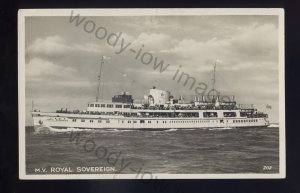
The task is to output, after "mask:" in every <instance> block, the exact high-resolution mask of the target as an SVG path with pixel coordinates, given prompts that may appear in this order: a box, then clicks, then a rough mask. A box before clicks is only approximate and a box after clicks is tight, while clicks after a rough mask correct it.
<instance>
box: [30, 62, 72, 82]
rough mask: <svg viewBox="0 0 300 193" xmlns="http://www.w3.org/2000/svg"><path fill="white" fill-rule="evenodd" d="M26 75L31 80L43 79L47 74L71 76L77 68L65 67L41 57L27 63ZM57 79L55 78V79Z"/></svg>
mask: <svg viewBox="0 0 300 193" xmlns="http://www.w3.org/2000/svg"><path fill="white" fill-rule="evenodd" d="M25 71H26V77H27V78H29V79H30V80H36V79H40V80H43V79H44V78H45V77H46V76H54V77H70V76H72V75H73V74H74V73H75V72H76V70H74V69H73V68H71V67H63V66H59V65H56V64H54V63H53V62H50V61H46V60H43V59H41V58H33V59H31V60H30V61H29V62H28V63H27V64H26V69H25ZM54 80H55V79H54Z"/></svg>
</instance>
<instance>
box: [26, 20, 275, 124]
mask: <svg viewBox="0 0 300 193" xmlns="http://www.w3.org/2000/svg"><path fill="white" fill-rule="evenodd" d="M81 19H83V17H82V16H81V17H80V18H79V21H81ZM94 26H95V27H94ZM97 29H99V31H97ZM101 29H102V31H101ZM103 29H105V30H106V32H107V35H106V37H104V38H103V39H100V38H99V37H101V35H103V34H104V33H103V32H104V31H103ZM96 31H97V32H98V33H96ZM112 33H115V34H117V35H120V38H119V39H118V41H117V42H116V44H115V45H114V46H112V45H109V44H108V43H107V37H108V36H109V35H110V34H112ZM97 35H98V36H97ZM113 40H114V38H112V39H111V42H114V41H113ZM115 40H116V39H115ZM122 41H123V44H122ZM111 42H110V43H111ZM122 45H123V48H124V47H125V46H126V45H128V47H127V49H124V50H123V52H121V53H119V52H120V49H121V48H122ZM130 49H132V50H135V51H136V52H135V53H134V52H133V51H130ZM140 49H142V51H141V54H140V56H139V57H137V52H138V50H140ZM143 53H147V54H146V55H144V56H143V57H144V58H143V59H144V60H143V61H150V59H149V58H150V57H151V58H152V60H151V63H150V64H145V62H144V63H143V62H142V59H141V56H142V55H143ZM150 55H151V56H150ZM102 56H105V62H104V66H103V71H102V82H103V87H102V93H103V99H104V100H110V99H111V97H112V96H113V95H116V94H120V93H121V92H123V91H129V92H130V93H131V94H133V95H134V98H136V99H142V98H143V96H144V95H147V94H148V90H149V89H150V88H152V87H153V86H156V87H157V88H159V89H162V90H168V91H171V93H172V94H173V95H174V96H175V97H176V98H178V97H179V96H180V95H184V96H185V98H186V99H188V98H189V97H190V98H192V97H193V96H194V95H195V89H194V88H195V87H193V89H190V86H189V84H187V86H184V85H183V84H182V82H180V83H178V82H177V79H176V78H175V80H173V76H174V74H175V73H176V70H178V69H179V70H180V73H181V72H184V73H187V74H189V76H192V77H194V78H195V80H196V83H195V84H196V85H197V84H198V83H205V84H206V85H207V87H208V90H207V91H209V90H210V89H212V87H213V86H212V85H213V84H212V77H213V67H214V64H215V62H217V68H216V84H215V88H216V89H217V90H218V91H219V92H220V93H221V95H235V99H236V100H237V103H238V104H254V106H255V107H256V108H257V109H258V110H260V111H264V112H266V113H268V114H269V117H270V121H271V122H278V116H279V112H278V111H279V110H278V108H279V107H278V106H279V105H278V100H279V85H278V83H279V77H278V70H279V69H278V62H279V60H278V16H249V15H248V16H122V17H120V16H98V17H85V18H84V20H82V23H80V24H78V25H76V20H73V21H72V22H70V17H53V16H52V17H49V16H43V17H41V16H34V17H33V16H32V17H26V19H25V80H26V82H25V95H26V112H29V111H30V110H31V106H32V101H34V107H35V108H37V109H40V110H41V111H55V110H57V109H60V108H68V109H69V110H73V109H81V110H84V109H86V105H87V103H88V102H91V101H95V96H96V90H97V76H98V73H99V65H100V61H101V57H102ZM136 57H137V59H136ZM155 60H156V61H157V62H160V61H162V60H163V61H164V65H165V66H164V67H166V66H167V67H166V68H165V70H164V71H162V72H160V70H159V68H157V69H154V68H153V63H154V61H155ZM167 64H168V65H167ZM202 85H203V84H202ZM267 104H268V105H271V106H272V109H267V108H266V105H267ZM31 124H32V120H31V117H30V114H29V113H27V114H26V125H31Z"/></svg>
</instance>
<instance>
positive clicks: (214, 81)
mask: <svg viewBox="0 0 300 193" xmlns="http://www.w3.org/2000/svg"><path fill="white" fill-rule="evenodd" d="M216 68H217V60H216V61H215V65H214V77H213V79H212V81H213V93H215V84H216ZM213 98H214V96H213Z"/></svg>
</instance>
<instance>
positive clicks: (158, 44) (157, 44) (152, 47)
mask: <svg viewBox="0 0 300 193" xmlns="http://www.w3.org/2000/svg"><path fill="white" fill-rule="evenodd" d="M175 42H176V41H174V39H172V37H171V36H170V35H167V34H164V33H141V34H139V36H138V37H137V38H136V39H135V40H134V41H133V44H135V45H137V46H141V45H144V46H145V50H146V49H147V50H149V51H155V52H158V51H160V50H164V49H170V48H172V47H173V46H174V43H175Z"/></svg>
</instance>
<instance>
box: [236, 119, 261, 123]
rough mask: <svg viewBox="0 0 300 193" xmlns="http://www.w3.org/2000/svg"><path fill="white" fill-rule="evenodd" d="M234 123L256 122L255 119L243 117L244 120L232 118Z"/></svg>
mask: <svg viewBox="0 0 300 193" xmlns="http://www.w3.org/2000/svg"><path fill="white" fill-rule="evenodd" d="M233 122H234V123H253V122H258V120H257V119H250V120H248V119H244V120H233Z"/></svg>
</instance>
